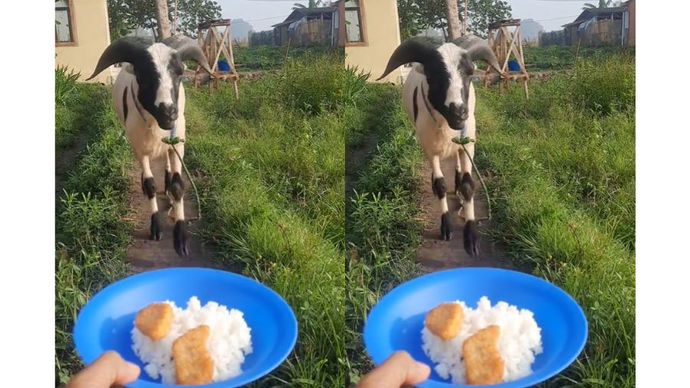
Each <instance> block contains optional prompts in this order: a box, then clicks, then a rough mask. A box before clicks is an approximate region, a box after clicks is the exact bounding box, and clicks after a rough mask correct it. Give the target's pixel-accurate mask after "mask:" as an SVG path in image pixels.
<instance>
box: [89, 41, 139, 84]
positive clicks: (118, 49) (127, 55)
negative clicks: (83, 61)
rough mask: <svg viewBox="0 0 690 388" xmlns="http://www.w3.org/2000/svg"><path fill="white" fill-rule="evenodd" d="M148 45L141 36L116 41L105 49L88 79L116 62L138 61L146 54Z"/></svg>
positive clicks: (132, 62)
mask: <svg viewBox="0 0 690 388" xmlns="http://www.w3.org/2000/svg"><path fill="white" fill-rule="evenodd" d="M148 46H149V45H148V43H147V42H146V41H145V40H143V39H139V38H132V37H125V38H121V39H118V40H116V41H114V42H113V43H111V44H110V46H108V47H107V48H106V49H105V51H103V54H101V57H100V59H98V64H97V65H96V70H94V71H93V74H92V75H91V77H89V78H87V79H86V80H87V81H88V80H90V79H92V78H94V77H95V76H97V75H98V74H100V72H102V71H103V70H105V69H107V68H108V67H110V66H111V65H114V64H116V63H120V62H127V63H131V64H134V63H135V62H138V60H139V59H140V58H141V57H142V55H145V52H146V48H147V47H148Z"/></svg>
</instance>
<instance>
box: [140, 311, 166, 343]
mask: <svg viewBox="0 0 690 388" xmlns="http://www.w3.org/2000/svg"><path fill="white" fill-rule="evenodd" d="M172 323H173V310H172V307H170V305H169V304H167V303H154V304H150V305H148V306H146V307H145V308H143V309H141V310H139V312H138V313H137V316H136V318H135V319H134V325H135V326H136V327H137V329H139V331H140V332H142V334H144V335H145V336H147V337H149V338H151V339H152V340H154V341H158V340H160V339H162V338H164V337H165V336H166V335H168V333H169V332H170V328H171V327H172Z"/></svg>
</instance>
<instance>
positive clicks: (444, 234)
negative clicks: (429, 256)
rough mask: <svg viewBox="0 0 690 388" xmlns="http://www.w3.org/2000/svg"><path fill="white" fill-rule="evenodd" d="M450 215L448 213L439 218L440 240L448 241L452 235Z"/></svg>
mask: <svg viewBox="0 0 690 388" xmlns="http://www.w3.org/2000/svg"><path fill="white" fill-rule="evenodd" d="M449 215H450V214H449V213H448V212H445V213H443V215H442V216H441V240H446V241H448V240H450V237H451V235H452V233H451V229H452V225H451V223H450V216H449Z"/></svg>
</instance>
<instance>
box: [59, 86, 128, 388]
mask: <svg viewBox="0 0 690 388" xmlns="http://www.w3.org/2000/svg"><path fill="white" fill-rule="evenodd" d="M56 89H59V90H62V92H58V98H57V99H56V138H57V139H58V144H57V152H58V155H59V153H60V151H61V150H62V146H65V145H66V144H68V142H67V141H63V142H60V140H59V139H60V136H66V134H67V133H69V136H71V137H74V136H81V135H83V136H87V137H88V138H89V144H88V146H87V147H86V148H85V149H83V150H81V153H80V156H79V157H78V158H77V162H76V163H75V165H74V167H73V168H72V169H71V171H70V172H69V177H68V178H67V179H66V180H64V182H65V183H64V187H59V188H58V189H59V190H58V192H59V193H60V194H59V197H58V198H57V203H56V214H57V216H56V220H55V223H56V225H55V230H56V255H55V351H56V353H55V375H56V376H55V383H56V385H58V384H64V383H66V382H67V380H68V379H69V377H70V376H71V375H72V374H73V373H74V372H75V371H77V370H78V369H80V368H81V362H80V361H79V359H78V358H77V356H76V354H75V352H74V348H73V342H72V335H71V333H72V328H73V324H74V320H75V319H76V316H77V313H78V311H79V309H80V308H81V306H82V305H83V304H84V303H86V301H87V300H88V299H89V298H90V297H91V295H93V293H95V292H96V291H98V290H99V289H101V288H102V287H104V286H105V285H107V284H109V283H111V282H113V281H114V280H116V279H119V278H121V277H122V276H124V275H125V274H126V272H127V265H126V264H125V261H124V255H125V249H126V246H127V244H128V242H129V235H130V225H128V224H127V223H125V222H124V221H122V219H123V217H124V216H126V215H127V212H128V204H127V203H126V197H123V196H122V193H123V192H127V191H126V188H127V185H128V180H127V179H128V178H127V171H128V169H129V167H130V164H131V157H130V152H129V148H128V145H127V143H126V141H125V139H124V138H123V136H122V130H121V129H120V126H119V124H118V123H117V120H116V117H115V114H114V112H113V111H112V109H111V108H110V106H109V98H108V96H109V94H108V91H107V89H106V88H103V87H101V86H95V85H84V84H76V83H75V79H74V78H72V77H69V76H68V77H63V74H62V73H61V74H58V73H56ZM87 124H88V128H87ZM66 129H68V131H65V130H66ZM80 131H88V132H89V133H88V135H86V134H83V133H80ZM63 139H65V137H63Z"/></svg>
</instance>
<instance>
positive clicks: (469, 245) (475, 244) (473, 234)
mask: <svg viewBox="0 0 690 388" xmlns="http://www.w3.org/2000/svg"><path fill="white" fill-rule="evenodd" d="M463 239H464V241H463V243H464V245H465V251H466V252H467V254H468V255H470V256H471V257H478V256H479V239H478V238H477V221H475V220H469V221H467V222H465V229H464V231H463Z"/></svg>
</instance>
